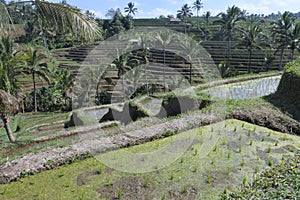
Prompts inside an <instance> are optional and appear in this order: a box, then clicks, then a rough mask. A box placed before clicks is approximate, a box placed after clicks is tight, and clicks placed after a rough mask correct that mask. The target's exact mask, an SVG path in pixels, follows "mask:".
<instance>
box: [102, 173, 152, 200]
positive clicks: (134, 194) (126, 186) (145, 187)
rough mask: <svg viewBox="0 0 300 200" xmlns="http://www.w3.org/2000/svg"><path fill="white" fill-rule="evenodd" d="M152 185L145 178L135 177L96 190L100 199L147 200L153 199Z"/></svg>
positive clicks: (125, 178)
mask: <svg viewBox="0 0 300 200" xmlns="http://www.w3.org/2000/svg"><path fill="white" fill-rule="evenodd" d="M153 190H154V186H153V184H152V183H151V182H150V181H148V180H147V179H146V178H145V180H144V179H140V178H137V177H124V178H122V179H121V180H120V181H118V182H115V183H113V184H110V185H103V186H101V188H99V189H97V192H98V193H99V194H100V199H101V198H105V199H109V200H111V199H119V198H118V197H120V199H132V200H134V199H138V200H148V199H153V198H154V196H153V195H152V192H153Z"/></svg>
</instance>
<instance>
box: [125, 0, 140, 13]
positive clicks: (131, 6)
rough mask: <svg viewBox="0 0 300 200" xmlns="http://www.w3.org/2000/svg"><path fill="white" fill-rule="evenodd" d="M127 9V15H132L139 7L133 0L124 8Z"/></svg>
mask: <svg viewBox="0 0 300 200" xmlns="http://www.w3.org/2000/svg"><path fill="white" fill-rule="evenodd" d="M124 10H125V13H128V14H127V15H128V16H130V15H131V14H132V15H135V13H136V12H137V8H135V7H134V3H132V2H129V3H128V4H127V7H125V8H124Z"/></svg>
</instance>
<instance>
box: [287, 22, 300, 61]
mask: <svg viewBox="0 0 300 200" xmlns="http://www.w3.org/2000/svg"><path fill="white" fill-rule="evenodd" d="M289 38H290V48H291V60H292V61H294V52H295V50H296V49H298V50H299V42H300V22H297V23H296V24H293V25H292V27H291V31H290V34H289Z"/></svg>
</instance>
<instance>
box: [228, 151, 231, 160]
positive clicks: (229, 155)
mask: <svg viewBox="0 0 300 200" xmlns="http://www.w3.org/2000/svg"><path fill="white" fill-rule="evenodd" d="M230 157H231V152H230V151H229V152H228V154H227V158H228V159H230Z"/></svg>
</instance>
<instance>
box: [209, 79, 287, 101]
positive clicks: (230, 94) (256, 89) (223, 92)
mask: <svg viewBox="0 0 300 200" xmlns="http://www.w3.org/2000/svg"><path fill="white" fill-rule="evenodd" d="M280 79H281V76H274V77H268V78H261V79H256V80H250V81H244V82H238V83H231V84H227V85H222V86H217V87H213V88H210V89H208V90H205V91H206V92H208V93H209V94H210V95H211V96H212V97H213V98H228V99H252V98H258V97H262V96H267V95H269V94H272V93H275V92H276V90H277V88H278V85H279V82H280Z"/></svg>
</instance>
